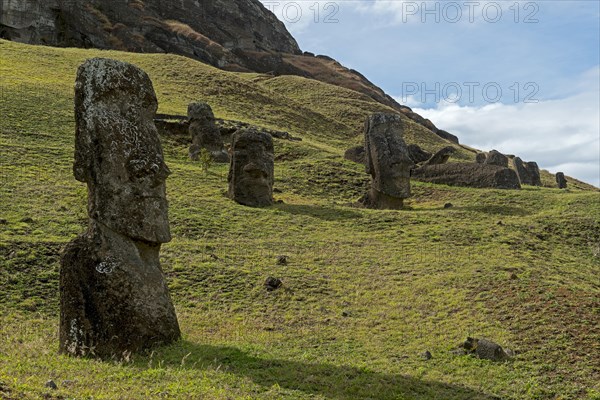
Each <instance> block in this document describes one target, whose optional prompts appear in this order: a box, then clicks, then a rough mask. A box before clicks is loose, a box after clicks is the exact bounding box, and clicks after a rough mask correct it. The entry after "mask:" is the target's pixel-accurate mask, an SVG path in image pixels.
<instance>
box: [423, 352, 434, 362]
mask: <svg viewBox="0 0 600 400" xmlns="http://www.w3.org/2000/svg"><path fill="white" fill-rule="evenodd" d="M421 358H422V359H423V360H426V361H427V360H431V359H432V358H433V356H432V355H431V352H430V351H429V350H427V351H424V352H423V353H421Z"/></svg>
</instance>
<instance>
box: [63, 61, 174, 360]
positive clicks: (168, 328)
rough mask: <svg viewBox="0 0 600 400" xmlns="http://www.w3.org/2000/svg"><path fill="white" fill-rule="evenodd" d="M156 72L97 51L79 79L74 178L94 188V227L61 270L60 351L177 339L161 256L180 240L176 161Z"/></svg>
mask: <svg viewBox="0 0 600 400" xmlns="http://www.w3.org/2000/svg"><path fill="white" fill-rule="evenodd" d="M156 109H157V100H156V95H155V93H154V89H153V87H152V82H151V81H150V78H149V77H148V75H146V73H145V72H143V71H142V70H140V69H139V68H137V67H135V66H133V65H131V64H127V63H124V62H120V61H115V60H109V59H98V58H95V59H91V60H87V61H86V62H85V63H83V64H82V65H81V66H80V67H79V70H78V71H77V79H76V84H75V121H76V134H75V163H74V166H73V171H74V175H75V178H76V179H77V180H78V181H80V182H85V183H86V184H87V189H88V216H89V225H88V229H87V232H85V233H84V234H82V235H80V236H78V237H77V238H76V239H75V240H73V241H72V242H70V243H69V244H68V245H67V247H66V249H65V251H64V254H63V257H62V261H61V270H60V306H61V308H60V351H61V352H63V353H68V354H72V355H78V356H85V355H94V356H99V357H103V358H106V357H112V356H117V357H121V356H122V355H123V354H126V353H129V352H135V351H139V350H141V349H145V348H149V347H152V346H155V345H159V344H165V343H169V342H172V341H174V340H177V339H178V338H179V337H180V331H179V325H178V322H177V317H176V315H175V310H174V308H173V305H172V302H171V298H170V296H169V292H168V289H167V285H166V282H165V278H164V276H163V272H162V269H161V266H160V262H159V251H160V247H161V244H162V243H166V242H168V241H170V240H171V234H170V230H169V220H168V215H167V199H166V194H165V180H166V178H167V176H168V175H169V173H170V172H169V169H168V167H167V165H166V164H165V162H164V159H163V153H162V147H161V144H160V140H159V137H158V133H157V130H156V127H155V126H154V122H153V120H152V118H153V116H154V114H155V113H156Z"/></svg>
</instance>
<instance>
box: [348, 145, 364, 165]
mask: <svg viewBox="0 0 600 400" xmlns="http://www.w3.org/2000/svg"><path fill="white" fill-rule="evenodd" d="M344 158H345V159H346V160H350V161H353V162H355V163H358V164H364V163H365V162H366V155H365V146H356V147H351V148H349V149H348V150H346V152H345V153H344Z"/></svg>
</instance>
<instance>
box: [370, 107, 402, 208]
mask: <svg viewBox="0 0 600 400" xmlns="http://www.w3.org/2000/svg"><path fill="white" fill-rule="evenodd" d="M402 133H403V128H402V121H401V119H400V117H399V116H398V115H395V114H374V115H372V116H371V117H369V119H368V120H367V123H366V126H365V152H366V157H367V173H369V174H371V177H372V178H373V179H372V183H371V184H372V187H373V189H375V190H377V191H379V192H381V193H384V194H386V195H388V196H392V197H397V198H407V197H410V170H411V168H412V167H413V166H414V163H413V162H412V160H411V159H410V156H409V154H408V150H407V147H406V144H405V143H404V140H403V139H402Z"/></svg>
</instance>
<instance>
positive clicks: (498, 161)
mask: <svg viewBox="0 0 600 400" xmlns="http://www.w3.org/2000/svg"><path fill="white" fill-rule="evenodd" d="M484 164H490V165H497V166H499V167H504V168H508V157H506V156H505V155H504V154H502V153H500V152H499V151H497V150H492V151H490V152H489V153H488V155H487V157H486V159H485V162H484Z"/></svg>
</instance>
